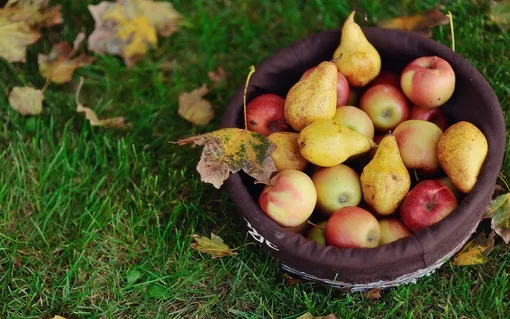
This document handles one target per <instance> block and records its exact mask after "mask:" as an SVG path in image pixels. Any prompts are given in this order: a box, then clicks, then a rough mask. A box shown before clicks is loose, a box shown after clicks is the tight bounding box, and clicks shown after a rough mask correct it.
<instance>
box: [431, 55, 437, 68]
mask: <svg viewBox="0 0 510 319" xmlns="http://www.w3.org/2000/svg"><path fill="white" fill-rule="evenodd" d="M436 58H437V56H435V55H434V57H432V60H430V63H429V69H430V68H431V67H432V63H434V60H435V59H436Z"/></svg>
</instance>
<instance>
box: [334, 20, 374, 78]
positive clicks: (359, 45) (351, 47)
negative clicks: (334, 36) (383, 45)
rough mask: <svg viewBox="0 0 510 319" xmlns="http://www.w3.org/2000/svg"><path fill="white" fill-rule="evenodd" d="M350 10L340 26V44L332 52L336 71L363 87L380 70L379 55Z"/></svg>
mask: <svg viewBox="0 0 510 319" xmlns="http://www.w3.org/2000/svg"><path fill="white" fill-rule="evenodd" d="M355 13H356V11H352V12H351V14H350V15H349V17H348V18H347V20H346V21H345V22H344V25H343V27H342V37H341V39H340V45H339V46H338V48H337V49H336V50H335V53H334V54H333V60H334V61H335V62H334V63H335V64H336V66H337V68H338V71H340V73H342V74H343V75H344V76H345V77H346V78H347V81H348V82H349V84H350V85H351V86H353V87H363V86H365V85H366V84H367V83H368V82H370V81H372V80H373V79H374V78H375V77H376V76H377V75H378V74H379V72H380V71H381V56H380V55H379V52H377V50H376V49H375V48H374V46H373V45H372V44H371V43H370V42H369V41H368V40H367V38H366V37H365V34H364V33H363V30H361V27H360V26H359V25H358V24H357V23H356V22H354V14H355Z"/></svg>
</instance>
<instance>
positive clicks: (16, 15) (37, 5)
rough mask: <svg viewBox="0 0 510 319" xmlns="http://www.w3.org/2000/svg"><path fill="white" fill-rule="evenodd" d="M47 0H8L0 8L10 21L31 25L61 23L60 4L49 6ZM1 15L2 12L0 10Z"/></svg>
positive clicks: (42, 25)
mask: <svg viewBox="0 0 510 319" xmlns="http://www.w3.org/2000/svg"><path fill="white" fill-rule="evenodd" d="M49 2H50V1H48V0H9V1H8V2H7V4H6V5H5V8H3V9H0V11H3V14H4V15H6V16H8V17H9V20H11V21H12V22H25V23H26V24H27V25H29V26H31V27H36V28H39V27H46V28H49V27H52V26H54V25H58V24H62V23H63V22H64V20H63V19H62V13H61V12H60V11H61V9H62V6H61V5H57V6H54V7H50V6H49ZM0 15H2V12H0Z"/></svg>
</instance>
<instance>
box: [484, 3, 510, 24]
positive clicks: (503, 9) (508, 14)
mask: <svg viewBox="0 0 510 319" xmlns="http://www.w3.org/2000/svg"><path fill="white" fill-rule="evenodd" d="M489 16H490V17H491V19H492V21H494V22H495V23H496V24H497V25H499V26H500V27H502V28H508V27H509V26H510V0H502V1H498V2H495V1H494V2H493V3H492V4H491V7H490V13H489Z"/></svg>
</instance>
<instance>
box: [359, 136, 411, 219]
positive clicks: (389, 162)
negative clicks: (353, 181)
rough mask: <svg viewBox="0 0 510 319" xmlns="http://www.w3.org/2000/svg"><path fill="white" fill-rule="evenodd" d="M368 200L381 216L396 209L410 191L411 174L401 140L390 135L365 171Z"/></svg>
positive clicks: (362, 189)
mask: <svg viewBox="0 0 510 319" xmlns="http://www.w3.org/2000/svg"><path fill="white" fill-rule="evenodd" d="M360 180H361V192H362V193H363V199H364V201H365V202H366V203H367V204H368V205H369V206H370V207H372V208H373V209H374V210H375V211H376V212H377V213H379V214H381V215H390V214H392V213H393V212H395V211H396V210H397V208H398V206H399V205H400V203H401V202H402V200H403V199H404V197H405V196H406V195H407V193H408V192H409V189H410V187H411V177H410V176H409V172H408V171H407V168H406V167H405V165H404V161H403V160H402V158H401V157H400V152H399V149H398V145H397V140H396V139H395V136H394V135H392V134H389V135H386V136H385V137H384V138H383V139H382V140H381V143H379V146H378V147H377V151H376V152H375V155H374V158H373V159H372V160H371V161H370V162H369V163H368V164H367V166H365V168H363V171H362V172H361V177H360Z"/></svg>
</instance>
